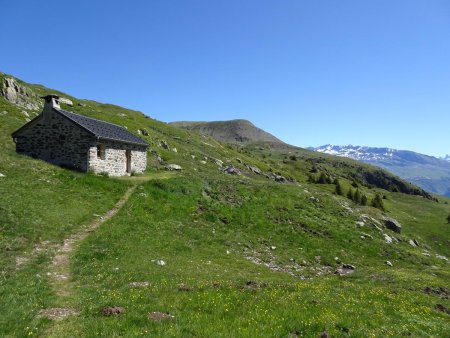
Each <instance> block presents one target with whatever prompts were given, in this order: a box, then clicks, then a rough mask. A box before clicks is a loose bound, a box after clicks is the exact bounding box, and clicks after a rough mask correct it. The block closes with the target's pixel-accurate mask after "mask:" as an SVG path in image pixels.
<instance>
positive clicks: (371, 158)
mask: <svg viewBox="0 0 450 338" xmlns="http://www.w3.org/2000/svg"><path fill="white" fill-rule="evenodd" d="M308 149H310V150H314V151H317V152H321V153H325V154H330V155H336V156H341V157H348V158H352V159H355V160H359V161H362V162H365V163H369V164H373V165H376V166H379V167H382V168H385V169H387V170H389V171H391V172H392V173H394V174H396V175H398V176H400V177H401V178H404V179H406V180H408V181H410V182H412V183H414V184H416V185H418V186H420V187H422V188H424V189H425V190H428V191H430V192H432V193H435V194H439V195H444V196H448V197H450V155H447V156H445V157H444V158H436V157H432V156H428V155H423V154H419V153H415V152H413V151H407V150H396V149H391V148H374V147H362V146H352V145H346V146H335V145H330V144H327V145H324V146H321V147H316V148H314V147H310V148H308Z"/></svg>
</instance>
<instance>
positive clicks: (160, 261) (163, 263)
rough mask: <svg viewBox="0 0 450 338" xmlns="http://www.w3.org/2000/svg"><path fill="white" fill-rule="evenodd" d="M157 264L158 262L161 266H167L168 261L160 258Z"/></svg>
mask: <svg viewBox="0 0 450 338" xmlns="http://www.w3.org/2000/svg"><path fill="white" fill-rule="evenodd" d="M156 264H158V265H159V266H165V265H166V262H165V261H163V260H162V259H159V260H157V261H156Z"/></svg>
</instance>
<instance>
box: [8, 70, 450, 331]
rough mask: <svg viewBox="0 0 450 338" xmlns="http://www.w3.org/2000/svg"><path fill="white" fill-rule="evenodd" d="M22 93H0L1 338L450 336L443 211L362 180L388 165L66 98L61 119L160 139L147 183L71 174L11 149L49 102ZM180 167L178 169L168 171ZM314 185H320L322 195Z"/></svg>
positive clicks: (30, 90)
mask: <svg viewBox="0 0 450 338" xmlns="http://www.w3.org/2000/svg"><path fill="white" fill-rule="evenodd" d="M5 78H8V79H13V77H11V76H7V75H4V74H0V87H1V86H3V87H1V90H2V93H4V92H5V87H4V83H5ZM8 81H9V83H11V80H8ZM14 82H15V84H14V86H16V87H17V89H18V90H15V91H14V92H12V91H10V92H9V96H8V100H6V99H5V98H4V96H5V95H4V94H3V96H0V145H1V147H0V173H1V174H2V176H1V177H0V196H2V198H1V199H0V248H1V250H0V271H2V278H1V279H0V303H1V304H2V307H0V334H1V335H2V336H31V335H38V336H46V337H47V336H49V337H74V336H77V337H92V336H97V335H100V336H108V337H117V336H133V337H134V336H140V335H143V336H158V337H174V336H214V337H230V336H243V337H255V336H258V337H273V336H281V337H283V336H292V337H295V336H307V337H317V336H319V335H321V334H322V335H325V332H326V335H330V336H378V337H385V336H405V335H412V336H430V335H432V336H444V335H445V334H446V333H447V332H448V331H449V324H448V309H449V307H450V302H449V300H448V293H449V290H448V284H449V278H450V275H449V269H448V264H449V263H448V260H447V258H446V257H448V256H449V255H450V246H449V240H450V236H449V228H448V225H447V224H446V217H447V216H448V214H449V212H450V208H449V205H448V204H447V203H448V202H449V201H450V200H449V199H440V201H439V202H436V201H433V200H431V199H427V198H424V195H423V194H421V191H420V190H418V189H417V188H414V187H412V186H409V185H407V184H406V183H404V182H403V181H401V180H399V181H398V182H397V183H398V186H399V187H401V186H405V187H409V188H408V189H410V190H409V192H410V194H403V193H399V192H391V191H388V190H385V189H382V188H381V186H382V185H380V184H379V183H380V182H378V181H377V180H375V181H376V182H375V183H377V184H378V186H377V184H369V182H368V180H367V179H366V180H364V179H363V178H364V176H365V175H366V174H367V173H374V172H377V170H378V169H376V168H373V167H371V166H369V165H365V164H360V163H358V162H356V161H353V160H349V159H344V158H342V159H341V158H337V159H336V158H335V157H333V156H327V155H325V154H319V153H314V152H310V151H306V150H303V149H299V148H293V147H287V146H283V147H281V146H279V144H272V143H270V142H269V143H267V142H261V143H249V144H247V145H245V146H244V147H243V146H242V145H235V144H223V143H220V142H217V141H216V140H214V139H213V138H211V137H208V136H204V135H200V134H198V133H197V132H195V131H192V130H185V129H181V128H177V127H174V126H170V125H167V124H165V123H162V122H159V121H156V120H153V119H151V118H149V117H147V116H145V115H144V114H142V113H140V112H137V111H132V110H128V109H124V108H121V107H117V106H114V105H108V104H102V103H98V102H94V101H87V100H79V99H77V98H75V97H72V96H70V95H67V94H64V93H59V94H60V95H62V96H64V97H65V98H66V99H68V100H70V101H71V103H70V105H67V104H66V105H65V106H64V108H65V109H67V110H72V111H76V112H78V113H81V114H85V115H87V116H91V117H95V118H100V119H103V120H106V121H110V122H113V123H117V124H120V125H124V126H126V127H127V128H128V130H130V131H131V132H133V133H135V134H136V135H140V137H142V138H143V139H145V140H146V141H147V142H149V143H150V144H151V147H150V149H149V154H148V155H149V158H148V170H147V172H146V173H145V175H141V176H135V177H129V178H121V179H113V178H107V177H102V176H95V175H92V174H90V173H87V174H83V173H77V172H73V171H68V170H65V169H62V168H59V167H56V166H53V165H49V164H47V163H45V162H42V161H40V160H35V159H32V158H28V157H25V156H21V155H18V154H16V153H15V151H14V143H13V142H12V139H11V138H10V134H11V132H12V131H14V130H15V129H17V128H18V127H20V126H21V125H23V124H24V123H25V122H26V120H27V119H29V118H32V117H33V116H35V115H36V113H38V112H39V109H40V108H39V105H40V103H39V99H37V97H38V96H39V95H42V94H44V93H48V92H56V91H54V90H49V89H47V88H45V87H42V86H37V85H30V84H26V83H24V82H22V81H20V80H17V79H14ZM8 88H9V87H8ZM23 93H26V94H23ZM15 94H16V95H15ZM17 94H20V97H17ZM12 97H15V99H11V98H12ZM13 102H14V103H13ZM66 102H67V103H69V101H66ZM161 141H165V142H166V143H167V144H168V145H169V147H167V148H168V149H166V148H164V147H161V146H160V145H161ZM174 148H176V149H177V151H176V152H175V151H174ZM171 163H174V164H179V165H181V166H182V167H183V170H182V171H179V172H168V171H166V170H165V166H166V165H167V164H171ZM227 167H231V169H233V170H230V168H228V170H226V168H227ZM227 172H229V173H231V174H227ZM379 172H380V174H379V175H380V177H381V178H383V179H381V180H380V181H384V179H387V182H390V183H389V184H390V185H391V184H392V183H393V182H394V181H393V180H392V179H393V177H392V176H389V175H387V174H385V173H384V172H382V171H379ZM322 174H323V175H322ZM321 176H326V177H327V182H324V183H323V184H319V183H314V182H317V180H316V178H320V177H321ZM311 178H312V179H311ZM334 179H338V180H339V182H340V184H341V185H342V187H343V189H344V190H345V191H346V192H347V191H348V190H350V189H353V190H355V189H356V188H355V187H354V185H357V186H358V189H359V191H360V192H361V193H363V194H365V195H366V196H367V197H368V199H369V202H370V201H371V200H372V199H374V198H375V196H376V195H384V196H385V199H384V200H383V201H384V205H385V207H386V211H385V212H383V211H381V210H380V209H377V208H374V207H371V206H369V205H366V206H364V205H361V204H359V203H355V202H353V201H352V200H350V199H348V198H347V197H344V196H341V195H337V194H335V193H334V191H335V189H336V187H335V185H334V184H333V183H329V181H333V180H334ZM130 187H131V188H133V189H134V190H129V188H130ZM388 188H389V186H388ZM392 190H395V189H392ZM126 191H128V192H129V194H130V196H128V195H126V194H125V192H126ZM414 193H416V194H414ZM128 197H129V199H127V198H128ZM119 200H120V201H121V202H120V203H118V201H119ZM369 204H370V203H369ZM385 217H389V218H393V219H395V220H396V221H397V222H400V223H401V225H402V227H401V232H400V233H398V232H394V231H392V230H391V229H392V225H391V223H389V222H388V221H386V220H385ZM387 226H389V227H390V228H388V227H387ZM335 272H337V273H335ZM55 319H58V320H55Z"/></svg>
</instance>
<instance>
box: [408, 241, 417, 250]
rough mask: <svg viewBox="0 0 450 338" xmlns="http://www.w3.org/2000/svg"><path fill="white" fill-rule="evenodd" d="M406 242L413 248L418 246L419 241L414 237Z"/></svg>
mask: <svg viewBox="0 0 450 338" xmlns="http://www.w3.org/2000/svg"><path fill="white" fill-rule="evenodd" d="M408 243H409V244H410V245H411V246H413V247H415V248H417V247H418V246H419V242H417V241H416V240H415V239H410V240H409V241H408Z"/></svg>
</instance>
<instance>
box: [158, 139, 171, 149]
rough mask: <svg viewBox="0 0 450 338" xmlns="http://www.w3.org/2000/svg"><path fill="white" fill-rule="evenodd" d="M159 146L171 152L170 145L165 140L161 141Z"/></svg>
mask: <svg viewBox="0 0 450 338" xmlns="http://www.w3.org/2000/svg"><path fill="white" fill-rule="evenodd" d="M159 146H160V147H162V148H163V149H166V150H169V144H168V143H167V142H166V141H164V140H161V141H159Z"/></svg>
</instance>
